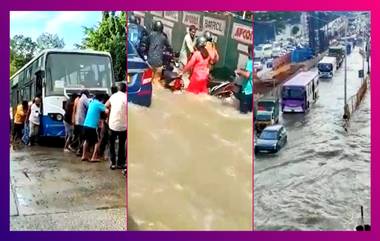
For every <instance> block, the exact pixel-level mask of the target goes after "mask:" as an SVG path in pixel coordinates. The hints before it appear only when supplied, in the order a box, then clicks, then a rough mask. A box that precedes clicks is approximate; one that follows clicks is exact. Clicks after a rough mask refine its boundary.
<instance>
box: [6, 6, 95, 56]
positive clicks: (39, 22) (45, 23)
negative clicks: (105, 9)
mask: <svg viewBox="0 0 380 241" xmlns="http://www.w3.org/2000/svg"><path fill="white" fill-rule="evenodd" d="M101 19H102V12H95V11H93V12H90V11H87V12H79V11H76V12H70V11H62V12H58V11H57V12H50V11H49V12H48V11H12V12H10V37H11V38H12V37H13V36H14V35H17V34H22V35H24V36H27V37H31V38H32V39H33V40H34V41H36V39H37V37H38V36H39V35H41V34H42V33H45V32H48V33H52V34H57V35H58V36H59V37H60V38H63V40H64V42H65V49H73V48H74V45H75V44H76V43H81V41H82V39H83V37H84V33H83V27H84V26H85V27H94V26H96V25H97V24H98V23H99V22H100V21H101Z"/></svg>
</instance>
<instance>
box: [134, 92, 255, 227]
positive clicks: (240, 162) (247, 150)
mask: <svg viewBox="0 0 380 241" xmlns="http://www.w3.org/2000/svg"><path fill="white" fill-rule="evenodd" d="M152 103H153V104H152V106H151V107H150V108H143V107H138V106H136V105H133V104H129V105H128V229H130V230H251V229H252V115H251V114H249V115H242V114H240V113H239V112H238V111H237V110H236V108H235V107H233V106H231V105H232V104H231V102H229V103H222V102H221V101H220V100H218V99H215V98H214V97H211V96H206V95H199V96H196V95H192V94H188V93H180V94H173V93H171V92H169V91H166V90H155V91H154V96H153V100H152Z"/></svg>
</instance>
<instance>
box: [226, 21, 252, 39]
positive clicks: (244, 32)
mask: <svg viewBox="0 0 380 241" xmlns="http://www.w3.org/2000/svg"><path fill="white" fill-rule="evenodd" d="M231 37H232V39H235V40H237V41H238V42H241V43H245V44H253V29H252V27H249V26H246V25H243V24H239V23H234V24H233V26H232V35H231Z"/></svg>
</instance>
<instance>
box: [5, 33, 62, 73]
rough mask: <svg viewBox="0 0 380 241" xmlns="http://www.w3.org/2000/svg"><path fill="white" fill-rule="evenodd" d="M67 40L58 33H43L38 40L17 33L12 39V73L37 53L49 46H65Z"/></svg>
mask: <svg viewBox="0 0 380 241" xmlns="http://www.w3.org/2000/svg"><path fill="white" fill-rule="evenodd" d="M64 46H65V42H64V41H63V39H61V38H59V37H58V36H57V35H56V34H54V35H53V34H49V33H43V34H41V35H40V36H39V37H38V38H37V41H36V42H35V41H33V40H32V38H30V37H26V36H24V35H15V36H13V38H12V39H11V40H10V74H11V76H12V75H13V74H14V73H16V72H17V70H19V69H20V68H21V67H22V66H24V65H25V64H27V63H28V62H29V61H30V60H31V59H33V57H34V56H35V54H38V53H39V52H40V51H42V50H45V49H49V48H63V47H64Z"/></svg>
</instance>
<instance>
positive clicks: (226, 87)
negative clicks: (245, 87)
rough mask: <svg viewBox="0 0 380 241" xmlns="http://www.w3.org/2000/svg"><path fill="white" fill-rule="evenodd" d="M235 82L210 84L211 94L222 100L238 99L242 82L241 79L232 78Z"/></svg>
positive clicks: (211, 81)
mask: <svg viewBox="0 0 380 241" xmlns="http://www.w3.org/2000/svg"><path fill="white" fill-rule="evenodd" d="M231 79H234V80H233V81H213V80H210V82H209V93H210V95H212V96H216V97H218V98H221V99H226V98H230V97H235V98H238V94H239V92H240V89H241V83H240V82H241V81H240V79H239V77H238V76H237V75H236V74H235V76H231Z"/></svg>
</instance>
